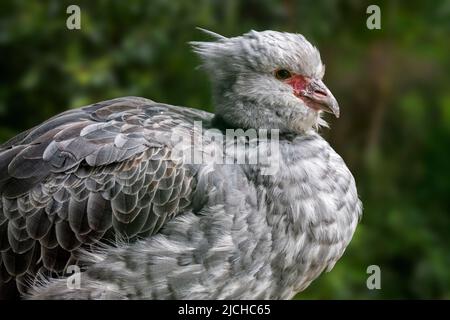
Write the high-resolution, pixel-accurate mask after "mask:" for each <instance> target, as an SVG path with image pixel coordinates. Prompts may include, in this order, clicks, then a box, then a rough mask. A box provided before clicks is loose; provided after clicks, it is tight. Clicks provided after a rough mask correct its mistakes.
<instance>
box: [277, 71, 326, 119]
mask: <svg viewBox="0 0 450 320" xmlns="http://www.w3.org/2000/svg"><path fill="white" fill-rule="evenodd" d="M284 82H285V83H287V84H288V85H290V86H291V87H292V89H293V90H294V95H295V96H296V97H298V98H299V99H301V100H302V101H303V102H304V103H305V104H306V105H307V106H308V107H310V108H311V109H313V110H315V111H319V110H320V109H321V107H320V104H318V103H317V102H316V101H314V100H312V99H311V98H309V97H306V96H305V95H304V92H305V91H306V90H307V87H308V85H309V83H310V82H311V79H309V78H306V77H303V76H301V75H298V74H294V75H292V76H291V77H290V78H289V79H286V80H285V81H284ZM324 94H325V95H326V93H324Z"/></svg>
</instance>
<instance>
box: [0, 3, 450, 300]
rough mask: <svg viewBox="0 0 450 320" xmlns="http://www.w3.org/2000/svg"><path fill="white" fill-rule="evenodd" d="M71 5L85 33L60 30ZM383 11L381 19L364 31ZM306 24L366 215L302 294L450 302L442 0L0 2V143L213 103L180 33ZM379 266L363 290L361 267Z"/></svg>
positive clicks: (449, 62) (449, 97) (449, 10)
mask: <svg viewBox="0 0 450 320" xmlns="http://www.w3.org/2000/svg"><path fill="white" fill-rule="evenodd" d="M70 4H78V5H79V6H80V7H81V10H82V21H81V22H82V29H81V30H80V31H69V30H67V28H66V19H67V17H68V15H67V14H66V8H67V6H68V5H70ZM369 4H378V5H379V6H380V7H381V17H382V29H381V30H368V29H367V28H366V19H367V17H368V15H367V14H366V8H367V6H368V5H369ZM196 26H202V27H205V28H209V29H211V30H214V31H216V32H219V33H221V34H224V35H226V36H233V35H239V34H242V33H244V32H247V31H249V30H250V29H256V30H264V29H274V30H283V31H291V32H299V33H303V34H304V35H305V36H306V37H307V38H308V39H309V40H310V41H311V42H313V43H314V44H315V45H316V46H317V47H318V48H319V49H320V51H321V54H322V59H323V61H324V62H325V64H326V65H327V73H326V76H325V82H326V83H327V85H328V87H329V88H330V89H331V90H332V91H333V93H334V95H335V96H336V97H337V99H338V100H339V103H340V105H341V114H342V116H341V118H340V119H338V120H334V119H332V118H331V117H330V118H329V120H330V125H331V129H330V130H323V132H322V134H323V135H324V136H326V138H327V139H328V140H329V141H330V142H331V144H332V145H333V147H334V148H335V149H336V150H337V151H338V152H339V153H340V154H341V155H342V156H343V158H344V159H345V160H346V162H347V164H348V165H349V167H350V169H351V170H352V172H353V173H354V175H355V177H356V181H357V184H358V190H359V193H360V196H361V198H362V200H363V203H364V208H365V209H364V216H363V220H362V223H361V225H360V226H359V228H358V230H357V232H356V235H355V237H354V239H353V241H352V243H351V244H350V246H349V247H348V248H347V251H346V253H345V254H344V256H343V258H342V259H341V260H340V261H339V262H338V263H337V265H336V267H335V268H334V270H333V271H332V272H331V273H328V274H324V275H322V276H321V277H320V278H319V279H318V280H317V281H315V282H314V283H313V284H312V285H311V287H310V288H309V289H308V290H306V291H305V292H304V293H303V294H301V295H300V296H299V298H338V299H340V298H369V299H372V298H376V299H380V298H381V299H390V298H450V272H449V269H450V232H449V231H450V205H449V203H450V201H449V200H448V198H449V191H450V170H449V162H450V144H449V142H450V139H449V138H450V90H449V89H450V72H449V71H450V59H449V53H450V50H449V43H450V41H449V38H450V2H449V1H446V2H444V1H442V2H439V1H408V2H406V1H404V2H401V1H388V2H387V1H386V2H377V1H375V2H372V1H371V2H367V3H365V2H364V1H323V2H319V1H306V0H304V1H289V0H286V1H273V0H264V1H256V0H253V1H245V2H238V1H218V0H216V1H207V0H202V1H181V0H180V1H174V0H171V1H163V0H155V1H114V0H110V1H95V2H94V1H73V0H71V1H60V0H55V1H42V0H39V1H38V0H14V1H6V0H2V1H1V2H0V74H1V80H0V81H1V82H0V141H1V142H3V141H5V140H6V139H8V138H10V137H12V136H13V135H15V134H17V133H18V132H20V131H22V130H25V129H27V128H29V127H32V126H34V125H36V124H38V123H40V122H42V121H44V120H45V119H47V118H49V117H51V116H53V115H55V114H57V113H59V112H61V111H64V110H66V109H67V108H75V107H80V106H82V105H85V104H89V103H93V102H97V101H101V100H106V99H111V98H114V97H118V96H125V95H138V96H144V97H148V98H151V99H153V100H156V101H160V102H166V103H171V104H179V105H186V106H191V107H196V108H203V109H206V110H212V105H211V99H210V92H209V90H210V87H209V84H208V81H207V75H205V74H204V73H202V72H201V71H198V70H195V69H194V67H195V66H196V65H198V63H199V61H198V59H197V58H196V57H195V56H194V54H193V53H191V51H190V49H189V47H188V45H187V42H188V41H189V40H203V39H207V37H206V36H205V35H203V34H201V33H200V32H199V31H198V30H196V29H195V27H196ZM372 264H375V265H378V266H380V268H381V277H382V289H381V290H368V289H367V287H366V279H367V277H368V275H367V273H366V268H367V267H368V266H369V265H372Z"/></svg>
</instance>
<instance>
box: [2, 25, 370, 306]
mask: <svg viewBox="0 0 450 320" xmlns="http://www.w3.org/2000/svg"><path fill="white" fill-rule="evenodd" d="M213 36H215V37H217V41H215V42H194V43H192V45H193V46H194V50H195V51H196V52H197V53H199V55H200V56H201V58H202V60H203V62H204V63H203V66H204V68H206V69H207V70H209V73H210V75H211V78H212V79H211V80H212V84H213V90H214V99H215V104H216V115H215V116H214V115H213V114H210V113H207V112H203V111H199V110H194V109H189V108H184V107H176V106H171V105H166V104H161V103H156V102H153V101H151V100H148V99H144V98H138V97H125V98H119V99H114V100H110V101H105V102H101V103H96V104H93V105H90V106H86V107H83V108H81V109H76V110H70V111H67V112H65V113H63V114H60V115H58V116H56V117H54V118H51V119H49V120H48V121H46V122H44V123H43V124H41V125H39V126H37V127H35V128H33V129H31V130H28V131H27V132H24V133H22V134H20V135H18V136H16V137H15V138H13V139H11V140H10V141H8V142H7V143H5V144H4V145H2V146H1V147H0V194H1V202H0V251H1V256H0V286H1V285H2V283H3V285H5V284H6V283H7V282H9V281H14V280H15V281H16V282H17V284H18V287H19V289H20V290H21V292H22V293H24V294H26V296H27V297H31V298H36V299H111V298H112V299H288V298H291V297H292V296H293V295H294V294H295V293H297V292H300V291H302V290H304V289H305V288H306V287H307V286H308V285H309V284H310V283H311V281H313V280H314V279H315V278H316V277H317V276H319V274H320V273H321V272H322V271H324V270H331V268H332V267H333V266H334V264H335V263H336V261H337V260H338V259H339V258H340V257H341V255H342V254H343V252H344V250H345V248H346V246H347V245H348V243H349V241H350V240H351V237H352V235H353V233H354V231H355V228H356V225H357V222H358V220H359V218H360V215H361V203H360V201H359V200H358V196H357V191H356V187H355V182H354V179H353V177H352V175H351V173H350V171H349V170H348V169H347V167H346V165H345V163H344V162H343V160H342V159H341V157H340V156H339V155H338V154H336V152H335V151H334V150H333V149H332V148H331V147H330V146H329V144H328V143H327V142H326V141H325V140H324V139H322V138H321V137H320V136H319V135H318V134H317V133H316V130H315V129H316V128H317V127H318V126H320V125H324V124H325V123H324V121H323V120H321V118H320V117H321V113H322V110H325V111H330V110H331V111H333V112H334V113H335V114H336V112H338V109H337V108H338V107H337V103H336V102H335V99H334V97H332V95H331V93H330V92H329V91H328V89H326V87H321V88H324V89H321V92H320V95H319V96H317V97H316V96H314V97H313V98H310V97H309V96H307V94H306V92H307V91H308V90H307V88H306V89H305V93H299V94H300V95H299V94H293V87H292V86H291V85H290V84H289V83H288V82H287V80H286V81H284V80H283V81H281V80H280V79H277V78H276V77H275V76H274V72H275V71H276V70H278V69H280V68H286V69H288V70H290V71H291V72H292V74H295V75H297V74H298V75H301V76H302V77H305V79H314V81H315V83H316V84H317V83H318V84H319V86H321V85H322V84H323V83H322V82H321V78H322V76H323V73H324V67H323V65H322V63H321V60H320V55H319V53H318V51H317V49H315V48H314V47H313V46H312V45H311V44H310V43H309V42H307V41H306V39H305V38H304V37H302V36H301V35H296V34H288V33H279V32H274V31H265V32H256V31H251V32H249V33H247V34H245V35H243V36H241V37H235V38H225V37H222V36H219V35H216V34H213ZM308 81H309V80H308ZM294 91H295V90H294ZM308 94H311V92H309V93H308ZM301 95H303V96H301ZM325 95H326V96H327V97H326V98H327V99H328V100H323V99H324V96H325ZM305 97H307V98H305ZM315 98H317V99H318V100H317V101H316V100H314V99H315ZM311 99H313V100H314V101H315V103H317V104H312V102H311ZM317 106H319V107H320V110H319V109H317V108H318V107H317ZM322 108H323V109H322ZM325 108H328V109H325ZM336 110H337V111H336ZM196 121H201V123H202V125H203V129H202V132H200V133H199V132H196V131H195V130H196V129H195V128H196V127H195V126H194V122H196ZM227 128H243V129H244V130H245V129H250V128H255V129H271V130H273V129H276V130H279V137H280V139H279V153H278V155H277V156H276V157H275V155H274V154H272V155H271V158H270V161H277V168H278V170H276V172H275V173H273V174H264V173H263V168H262V166H261V165H260V164H258V163H257V164H251V163H245V164H239V163H236V161H235V160H236V158H237V157H239V156H240V155H239V153H242V154H243V155H244V158H245V157H247V158H248V157H249V156H250V155H251V154H252V153H257V152H258V151H260V149H261V148H265V146H266V145H265V143H264V141H258V142H257V143H255V144H253V145H252V144H251V143H249V145H248V146H247V148H243V149H238V150H237V151H236V153H233V154H232V155H230V154H226V155H225V156H226V157H228V158H231V164H230V162H225V163H228V164H222V163H213V162H203V163H197V164H195V163H190V162H187V161H186V159H185V158H183V157H177V156H176V155H175V147H179V143H178V144H177V142H176V141H174V139H173V137H174V136H177V137H184V138H186V137H188V141H194V142H195V141H196V140H195V139H196V137H197V138H198V134H200V137H201V136H202V135H203V136H204V137H205V134H206V133H207V130H208V129H215V130H216V132H219V133H220V134H224V133H225V129H227ZM250 140H251V139H250ZM249 142H251V141H249ZM195 143H196V142H195ZM220 143H221V142H219V141H217V140H213V139H205V141H203V143H202V144H201V145H199V146H197V147H198V148H199V151H200V153H202V154H205V153H208V152H210V150H211V148H212V147H214V148H215V147H217V146H218V144H220ZM71 264H79V265H82V266H83V268H84V269H83V270H84V272H83V273H82V274H81V288H80V289H69V288H68V286H67V282H66V279H65V278H64V277H63V278H58V277H57V276H58V275H59V276H62V275H64V271H65V269H66V267H67V266H68V265H71ZM51 276H52V277H51ZM66 276H67V274H66Z"/></svg>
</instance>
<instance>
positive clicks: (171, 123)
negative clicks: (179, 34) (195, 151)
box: [0, 97, 212, 282]
mask: <svg viewBox="0 0 450 320" xmlns="http://www.w3.org/2000/svg"><path fill="white" fill-rule="evenodd" d="M211 118H212V115H211V114H210V113H207V112H204V111H200V110H195V109H190V108H184V107H178V106H172V105H167V104H162V103H157V102H154V101H151V100H148V99H145V98H139V97H124V98H118V99H113V100H108V101H103V102H99V103H95V104H92V105H89V106H85V107H82V108H79V109H74V110H69V111H66V112H64V113H62V114H59V115H57V116H55V117H53V118H51V119H49V120H47V121H45V122H44V123H42V124H40V125H38V126H36V127H34V128H32V129H30V130H28V131H26V132H24V133H22V134H19V135H18V136H16V137H14V138H13V139H11V140H9V141H8V142H6V143H5V144H3V145H2V146H1V147H0V198H1V201H0V251H1V256H0V271H1V272H2V275H3V276H2V278H3V279H4V280H8V278H10V277H11V276H12V277H16V276H21V275H25V274H26V273H34V272H36V270H31V268H39V267H40V266H41V267H44V268H45V269H46V270H50V271H61V270H63V269H64V267H65V266H66V265H67V264H68V263H69V262H70V261H72V260H73V256H72V252H74V250H77V249H78V248H80V247H82V246H85V245H89V244H94V243H96V242H97V241H99V240H102V239H104V238H106V237H108V238H110V237H113V238H114V237H117V236H119V237H123V238H128V239H133V238H136V237H145V236H148V235H152V234H154V233H156V232H158V230H159V229H160V228H161V227H162V226H163V225H164V224H165V223H166V222H167V221H168V220H170V219H171V218H173V217H174V216H175V215H177V214H178V213H180V212H182V211H183V210H187V209H188V208H189V206H190V205H191V200H192V199H191V195H192V191H193V189H194V187H195V184H196V181H195V172H193V171H192V169H191V168H190V167H188V166H186V165H185V164H184V163H183V161H182V159H179V158H175V157H173V155H172V151H173V147H174V143H176V142H177V140H176V139H175V140H174V139H173V135H174V134H175V135H176V136H183V135H185V136H186V135H188V136H189V135H192V134H193V130H194V129H193V123H194V122H195V121H202V122H209V121H210V120H211ZM0 280H1V279H0ZM0 282H1V281H0Z"/></svg>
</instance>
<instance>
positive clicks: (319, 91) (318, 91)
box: [314, 90, 327, 97]
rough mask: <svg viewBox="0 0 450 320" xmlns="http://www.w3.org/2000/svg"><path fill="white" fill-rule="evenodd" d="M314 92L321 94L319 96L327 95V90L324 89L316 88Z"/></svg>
mask: <svg viewBox="0 0 450 320" xmlns="http://www.w3.org/2000/svg"><path fill="white" fill-rule="evenodd" d="M314 93H315V94H317V95H319V96H324V97H326V96H327V93H326V92H325V91H322V90H314Z"/></svg>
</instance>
